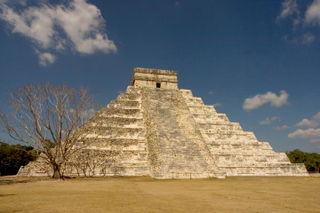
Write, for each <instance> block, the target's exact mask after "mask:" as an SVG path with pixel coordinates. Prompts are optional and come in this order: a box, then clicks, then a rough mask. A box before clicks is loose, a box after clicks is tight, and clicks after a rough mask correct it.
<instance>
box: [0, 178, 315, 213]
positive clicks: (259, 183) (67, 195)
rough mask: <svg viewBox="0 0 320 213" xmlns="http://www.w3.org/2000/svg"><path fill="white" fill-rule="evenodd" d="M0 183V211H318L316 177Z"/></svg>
mask: <svg viewBox="0 0 320 213" xmlns="http://www.w3.org/2000/svg"><path fill="white" fill-rule="evenodd" d="M0 183H2V184H1V185H0V212H55V213H58V212H79V213H81V212H95V213H98V212H119V213H121V212H130V213H132V212H139V213H141V212H183V213H185V212H320V209H319V201H320V178H319V177H237V178H227V179H225V180H219V179H206V180H154V179H151V178H148V177H140V178H138V177H135V178H78V179H69V180H66V181H57V180H51V179H47V178H42V179H37V178H32V179H30V178H15V177H11V178H0ZM8 183H11V184H8Z"/></svg>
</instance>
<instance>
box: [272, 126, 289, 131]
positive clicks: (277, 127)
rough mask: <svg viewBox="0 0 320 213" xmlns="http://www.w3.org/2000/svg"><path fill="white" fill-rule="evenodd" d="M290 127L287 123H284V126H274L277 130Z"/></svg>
mask: <svg viewBox="0 0 320 213" xmlns="http://www.w3.org/2000/svg"><path fill="white" fill-rule="evenodd" d="M289 128H290V127H289V126H287V125H282V126H276V127H274V129H275V130H277V131H281V130H285V129H289Z"/></svg>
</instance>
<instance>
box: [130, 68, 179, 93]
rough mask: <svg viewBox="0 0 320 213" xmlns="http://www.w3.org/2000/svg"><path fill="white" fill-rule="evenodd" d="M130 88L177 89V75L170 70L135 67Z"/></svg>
mask: <svg viewBox="0 0 320 213" xmlns="http://www.w3.org/2000/svg"><path fill="white" fill-rule="evenodd" d="M131 86H134V87H148V88H163V89H178V74H177V72H175V71H170V70H160V69H149V68H140V67H137V68H135V69H134V71H133V76H132V80H131Z"/></svg>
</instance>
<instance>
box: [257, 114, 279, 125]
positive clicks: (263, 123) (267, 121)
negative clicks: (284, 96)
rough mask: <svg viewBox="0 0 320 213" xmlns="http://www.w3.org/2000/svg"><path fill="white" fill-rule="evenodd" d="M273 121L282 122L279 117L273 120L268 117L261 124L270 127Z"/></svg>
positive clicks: (274, 117)
mask: <svg viewBox="0 0 320 213" xmlns="http://www.w3.org/2000/svg"><path fill="white" fill-rule="evenodd" d="M273 121H280V118H279V117H277V116H273V117H271V118H269V117H266V119H264V120H262V121H260V122H259V124H260V125H269V124H271V123H272V122H273Z"/></svg>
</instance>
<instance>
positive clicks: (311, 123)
mask: <svg viewBox="0 0 320 213" xmlns="http://www.w3.org/2000/svg"><path fill="white" fill-rule="evenodd" d="M296 125H297V126H299V127H309V128H310V127H312V128H314V127H317V126H318V125H320V112H318V113H317V114H315V115H314V116H312V119H307V118H304V119H302V120H301V121H300V122H299V123H297V124H296Z"/></svg>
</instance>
